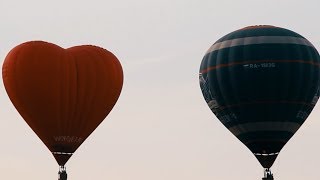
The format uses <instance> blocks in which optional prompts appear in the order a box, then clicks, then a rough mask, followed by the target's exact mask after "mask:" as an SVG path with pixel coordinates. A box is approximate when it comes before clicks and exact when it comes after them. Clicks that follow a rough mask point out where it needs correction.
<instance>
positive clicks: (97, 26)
mask: <svg viewBox="0 0 320 180" xmlns="http://www.w3.org/2000/svg"><path fill="white" fill-rule="evenodd" d="M319 7H320V1H318V0H304V1H302V0H300V1H297V0H281V1H279V0H265V1H264V0H241V1H240V0H239V1H238V0H232V1H231V0H221V1H217V0H203V1H200V0H198V1H196V0H193V1H191V0H161V1H160V0H159V1H152V0H135V1H132V0H109V1H106V0H86V1H83V0H50V1H47V0H27V1H23V0H20V1H18V0H0V28H1V31H0V60H1V64H2V62H3V60H4V58H5V56H6V54H7V53H8V52H9V51H10V49H12V48H13V47H14V46H16V45H18V44H20V43H22V42H25V41H30V40H44V41H48V42H52V43H55V44H57V45H59V46H62V47H65V48H67V47H71V46H75V45H81V44H93V45H97V46H101V47H104V48H106V49H108V50H110V51H111V52H113V53H114V54H115V55H116V56H117V57H118V58H119V60H120V61H121V63H122V66H123V70H124V86H123V91H122V94H121V96H120V99H119V101H118V103H117V104H116V106H115V107H114V109H113V110H112V111H111V113H110V114H109V116H108V117H107V118H106V120H105V121H104V122H103V123H102V124H101V125H100V126H99V127H98V128H97V129H96V131H95V132H94V133H93V134H92V135H91V136H90V137H89V138H88V139H87V140H86V142H85V143H83V144H82V145H81V146H80V148H79V149H78V150H77V151H76V153H75V154H74V155H73V157H72V158H71V159H70V160H69V162H68V163H67V164H66V166H67V172H68V175H69V180H90V179H109V180H151V179H152V180H213V179H215V180H235V179H241V180H242V179H243V180H244V179H245V180H258V179H260V180H261V177H262V175H263V169H262V167H261V165H260V164H259V162H258V161H257V160H256V159H255V157H254V156H253V155H252V154H251V152H250V151H249V150H248V149H247V148H246V147H245V146H244V145H243V144H241V143H240V142H239V141H238V139H236V137H234V136H233V135H232V134H231V133H230V132H229V131H228V130H227V129H226V128H225V127H224V126H223V125H222V124H221V123H220V122H219V121H218V119H217V118H216V117H215V116H214V114H213V113H212V112H211V111H210V109H209V108H208V107H207V104H206V103H205V101H204V99H203V97H202V93H201V90H200V88H199V83H198V70H199V66H200V62H201V60H202V57H203V56H204V54H205V52H206V50H207V49H208V48H209V47H210V46H211V45H212V44H213V43H214V42H215V41H216V40H217V39H219V38H220V37H222V36H223V35H225V34H227V33H229V32H231V31H234V30H236V29H239V28H242V27H245V26H249V25H256V24H271V25H275V26H280V27H284V28H287V29H291V30H293V31H295V32H297V33H299V34H301V35H303V36H304V37H306V38H307V39H308V40H309V41H310V42H311V43H313V44H314V46H315V47H316V48H317V49H320V25H319V17H320V12H319ZM0 105H1V107H2V108H1V111H0V117H1V125H0V142H1V148H0V162H1V163H0V173H1V179H9V180H20V179H32V180H43V179H46V180H56V179H57V171H58V165H57V163H56V161H55V160H54V158H53V157H52V155H51V153H50V152H49V150H48V149H47V148H46V147H45V146H44V145H43V143H42V142H41V141H40V140H39V139H38V137H37V136H36V135H35V134H34V133H33V131H32V130H31V129H30V128H29V127H28V126H27V124H26V123H25V122H24V120H23V119H22V118H21V116H20V115H19V114H18V112H17V111H16V110H15V108H14V107H13V105H12V103H11V102H10V100H9V98H8V96H7V94H6V92H5V90H4V86H3V83H2V81H1V86H0ZM319 117H320V105H319V104H318V105H317V106H316V108H315V109H314V111H313V113H312V114H311V116H310V117H309V118H308V119H307V121H306V122H305V124H304V125H303V126H302V127H301V128H300V130H299V131H298V132H297V133H296V135H295V136H294V137H293V138H292V139H291V140H290V141H289V143H288V144H287V145H286V146H285V147H284V148H283V150H282V151H281V153H280V155H279V157H278V159H277V161H276V162H275V164H274V165H273V167H272V171H273V173H274V174H275V179H276V180H278V179H279V180H280V179H282V180H301V179H306V180H319V179H320V174H319V168H320V166H319V161H320V153H319V152H320V140H319V137H320V131H319V130H320V121H319Z"/></svg>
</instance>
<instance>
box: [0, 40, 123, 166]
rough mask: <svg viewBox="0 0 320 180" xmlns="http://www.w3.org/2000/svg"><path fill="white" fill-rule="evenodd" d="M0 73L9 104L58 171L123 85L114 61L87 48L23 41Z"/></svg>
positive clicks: (107, 54)
mask: <svg viewBox="0 0 320 180" xmlns="http://www.w3.org/2000/svg"><path fill="white" fill-rule="evenodd" d="M2 71H3V72H2V73H3V82H4V85H5V88H6V91H7V93H8V95H9V97H10V99H11V101H12V103H13V104H14V106H15V107H16V109H17V110H18V112H19V113H20V114H21V116H22V117H23V119H24V120H25V121H26V122H27V124H28V125H29V126H30V127H31V128H32V130H33V131H34V132H35V133H36V134H37V135H38V136H39V138H40V139H41V140H42V141H43V143H44V144H45V145H46V146H47V147H48V149H49V150H50V151H51V152H52V154H53V155H54V157H55V159H56V160H57V162H58V164H59V165H60V166H62V167H63V166H64V165H65V163H66V162H67V161H68V159H69V158H70V157H71V156H72V154H73V153H74V152H75V151H76V149H77V148H78V147H79V146H80V145H81V144H82V143H83V141H84V140H85V139H86V138H87V137H88V136H89V135H90V134H91V133H92V132H93V131H94V130H95V129H96V127H97V126H98V125H99V124H100V123H101V122H102V121H103V120H104V119H105V117H106V116H107V115H108V114H109V112H110V111H111V109H112V108H113V106H114V105H115V103H116V101H117V99H118V97H119V95H120V92H121V89H122V83H123V72H122V68H121V64H120V62H119V61H118V59H117V58H116V57H115V56H114V55H113V54H112V53H111V52H109V51H107V50H105V49H102V48H100V47H96V46H91V45H83V46H75V47H71V48H68V49H64V48H61V47H59V46H57V45H54V44H51V43H47V42H43V41H32V42H26V43H23V44H20V45H18V46H17V47H15V48H13V49H12V50H11V51H10V52H9V54H8V55H7V57H6V59H5V61H4V63H3V70H2Z"/></svg>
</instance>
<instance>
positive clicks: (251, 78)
mask: <svg viewBox="0 0 320 180" xmlns="http://www.w3.org/2000/svg"><path fill="white" fill-rule="evenodd" d="M319 67H320V58H319V53H318V52H317V50H316V49H315V47H314V46H313V45H312V44H311V43H310V42H309V41H308V40H307V39H305V38H304V37H302V36H301V35H299V34H297V33H295V32H293V31H290V30H287V29H284V28H279V27H274V26H250V27H246V28H243V29H240V30H237V31H234V32H232V33H229V34H227V35H226V36H224V37H222V38H221V39H219V40H218V41H217V42H216V43H214V44H213V45H212V46H211V47H210V48H209V50H208V51H207V53H206V54H205V56H204V58H203V60H202V63H201V67H200V74H199V80H200V86H201V90H202V93H203V96H204V98H205V100H206V102H207V103H208V105H209V107H210V109H211V110H212V112H213V113H214V114H215V115H216V116H217V118H218V119H219V120H220V121H221V122H222V123H223V125H224V126H225V127H226V128H228V129H229V131H231V132H232V133H233V134H234V135H235V136H236V137H237V138H238V139H239V140H240V141H241V142H242V143H243V144H245V145H246V146H247V147H248V148H249V149H250V151H251V152H252V153H253V154H254V155H255V156H256V158H257V159H258V160H259V162H260V163H261V165H262V166H263V167H264V168H266V170H267V171H269V168H270V167H271V166H272V164H273V163H274V161H275V159H276V158H277V156H278V154H279V152H280V150H281V149H282V148H283V146H284V145H285V144H286V143H287V142H288V141H289V139H290V138H291V137H292V136H293V135H294V133H295V132H296V131H297V130H298V129H299V127H300V126H301V125H302V124H303V122H304V121H305V120H306V118H307V117H308V115H309V114H310V113H311V111H312V109H313V107H314V106H315V104H316V103H317V100H318V98H319V77H320V71H319Z"/></svg>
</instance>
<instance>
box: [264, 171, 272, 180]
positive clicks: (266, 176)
mask: <svg viewBox="0 0 320 180" xmlns="http://www.w3.org/2000/svg"><path fill="white" fill-rule="evenodd" d="M262 180H274V179H273V174H272V172H271V170H270V169H269V168H266V169H264V177H263V178H262Z"/></svg>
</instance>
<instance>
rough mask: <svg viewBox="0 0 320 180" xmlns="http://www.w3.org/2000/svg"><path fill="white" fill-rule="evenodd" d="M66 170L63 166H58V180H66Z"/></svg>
mask: <svg viewBox="0 0 320 180" xmlns="http://www.w3.org/2000/svg"><path fill="white" fill-rule="evenodd" d="M67 177H68V176H67V169H66V167H64V166H59V172H58V180H67Z"/></svg>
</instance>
